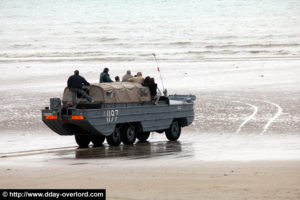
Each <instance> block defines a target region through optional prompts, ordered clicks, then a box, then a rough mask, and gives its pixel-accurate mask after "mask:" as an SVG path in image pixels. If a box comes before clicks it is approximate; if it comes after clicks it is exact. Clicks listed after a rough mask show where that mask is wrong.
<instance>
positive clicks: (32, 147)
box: [0, 63, 300, 200]
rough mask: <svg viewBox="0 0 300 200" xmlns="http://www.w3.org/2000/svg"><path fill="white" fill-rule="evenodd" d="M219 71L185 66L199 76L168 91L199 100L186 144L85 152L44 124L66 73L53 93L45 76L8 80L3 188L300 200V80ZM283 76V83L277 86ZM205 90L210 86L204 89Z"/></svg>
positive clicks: (154, 141) (1, 149) (154, 140)
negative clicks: (44, 112)
mask: <svg viewBox="0 0 300 200" xmlns="http://www.w3.org/2000/svg"><path fill="white" fill-rule="evenodd" d="M240 64H241V63H240ZM211 65H213V64H211ZM241 65H243V64H241ZM245 65H246V64H245ZM295 66H296V64H295V63H292V64H291V66H290V69H291V70H294V72H295V73H296V72H298V70H299V69H298V67H295ZM210 67H211V66H210ZM277 67H278V66H277ZM171 69H173V68H171V67H170V68H166V70H171ZM175 69H176V70H177V71H179V72H180V70H181V68H179V67H178V68H176V67H175ZM198 69H199V70H198ZM214 69H215V68H212V69H210V70H212V71H206V70H208V68H207V69H206V68H196V66H195V67H194V68H193V67H191V68H187V70H186V71H187V72H188V73H189V74H192V73H194V75H191V77H189V79H188V81H185V83H187V85H184V86H181V85H180V86H178V87H177V85H176V84H174V83H175V81H174V80H171V82H169V83H167V84H169V85H173V86H174V87H173V90H174V91H170V93H182V92H185V93H192V94H195V95H196V96H197V101H196V102H195V121H194V122H193V124H192V125H190V126H189V127H185V128H184V129H183V130H182V135H181V137H180V139H179V141H178V142H168V141H167V139H166V137H165V136H164V135H161V134H157V133H154V134H152V135H151V137H150V139H149V143H136V144H134V145H133V146H123V145H121V146H120V147H109V146H108V145H107V143H104V146H101V147H93V146H90V147H89V148H84V149H78V148H77V145H76V143H75V141H74V138H73V137H63V136H59V135H57V134H55V133H53V132H52V131H51V130H49V129H48V128H47V127H46V126H45V125H44V124H43V123H42V122H41V119H40V109H42V108H43V106H47V105H48V99H49V98H50V97H56V96H60V95H61V90H59V89H60V88H62V87H63V86H64V82H63V81H64V80H63V78H65V77H66V76H67V75H66V74H67V73H66V72H64V73H66V74H60V75H59V77H58V80H59V81H58V82H60V83H61V85H54V86H55V89H53V88H51V87H50V86H49V85H47V84H45V83H44V78H45V77H42V78H40V77H39V75H38V73H37V74H36V75H33V78H32V79H31V80H30V81H29V82H26V84H24V80H23V79H19V78H18V77H13V76H12V77H10V79H11V80H10V81H9V82H8V84H7V85H6V86H5V87H4V86H2V87H0V90H1V91H2V92H3V94H5V95H6V96H5V97H6V98H2V99H0V103H1V104H2V105H3V106H2V107H1V108H0V112H1V114H2V115H3V116H6V117H5V118H1V119H0V129H1V140H0V177H1V179H0V188H104V189H107V196H108V199H272V200H273V199H299V198H300V187H299V185H300V184H299V183H300V176H299V174H300V173H299V171H300V149H299V144H300V135H299V133H300V123H299V122H300V114H299V113H300V93H299V84H298V79H297V78H296V75H295V74H293V73H290V72H288V71H284V70H283V69H282V68H276V67H274V68H272V67H267V68H266V69H264V70H265V71H263V72H261V71H259V70H257V69H254V68H253V69H252V70H250V68H247V69H245V70H244V69H243V70H239V69H236V68H234V69H233V67H232V66H230V65H228V66H227V68H226V66H225V67H224V68H222V69H224V71H222V72H220V73H216V71H214ZM68 70H69V71H71V68H70V67H69V68H68ZM122 70H123V69H122ZM176 70H174V71H176ZM201 70H202V71H201ZM24 72H25V71H24ZM121 72H122V71H121V69H120V70H119V72H118V73H121ZM179 72H175V73H179ZM274 72H275V73H274ZM277 72H278V73H279V72H280V73H281V72H284V73H285V76H284V77H281V79H280V78H279V79H276V76H277V75H276V74H277ZM47 73H48V72H47ZM49 73H50V72H49ZM262 73H263V74H264V75H265V77H266V78H264V77H260V74H262ZM205 74H207V75H205ZM281 74H282V73H281ZM47 76H48V75H47ZM176 76H177V74H175V76H172V77H176ZM223 76H224V77H225V78H224V77H223ZM240 76H241V78H239V77H240ZM54 77H56V76H54V75H53V76H52V78H54ZM199 77H201V80H200V81H198V79H199ZM221 77H223V78H222V79H221ZM50 78H51V77H50ZM183 79H185V78H183ZM186 79H187V78H186ZM243 79H246V80H245V81H244V80H243ZM252 79H253V80H254V82H253V83H252V82H250V80H252ZM172 81H173V82H172ZM183 81H184V80H183ZM197 81H198V83H197ZM234 81H236V82H234ZM231 82H232V83H231ZM200 83H205V84H207V85H202V86H201V87H198V88H197V87H196V85H197V84H200ZM211 83H213V84H214V85H210V84H211ZM223 83H224V87H221V86H222V85H223ZM193 84H194V85H193ZM170 88H172V87H170ZM174 88H175V89H174ZM58 90H59V91H58ZM12 99H13V100H14V101H13V102H12V101H11V100H12ZM37 105H38V106H37Z"/></svg>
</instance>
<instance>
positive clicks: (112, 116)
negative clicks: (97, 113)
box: [104, 110, 119, 123]
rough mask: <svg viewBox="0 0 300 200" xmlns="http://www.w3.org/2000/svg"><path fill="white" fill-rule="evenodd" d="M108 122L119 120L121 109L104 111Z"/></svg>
mask: <svg viewBox="0 0 300 200" xmlns="http://www.w3.org/2000/svg"><path fill="white" fill-rule="evenodd" d="M104 114H105V116H106V121H107V122H109V123H110V122H117V121H118V116H119V110H106V111H104Z"/></svg>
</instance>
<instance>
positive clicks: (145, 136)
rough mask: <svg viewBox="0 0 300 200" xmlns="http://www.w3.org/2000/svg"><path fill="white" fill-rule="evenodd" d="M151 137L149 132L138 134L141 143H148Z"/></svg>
mask: <svg viewBox="0 0 300 200" xmlns="http://www.w3.org/2000/svg"><path fill="white" fill-rule="evenodd" d="M149 136H150V131H148V132H139V133H137V134H136V137H137V139H139V141H141V142H146V141H147V139H148V138H149Z"/></svg>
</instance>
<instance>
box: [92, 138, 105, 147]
mask: <svg viewBox="0 0 300 200" xmlns="http://www.w3.org/2000/svg"><path fill="white" fill-rule="evenodd" d="M91 140H92V143H93V144H94V145H95V146H101V145H102V144H103V142H104V140H105V136H103V135H93V136H92V137H91Z"/></svg>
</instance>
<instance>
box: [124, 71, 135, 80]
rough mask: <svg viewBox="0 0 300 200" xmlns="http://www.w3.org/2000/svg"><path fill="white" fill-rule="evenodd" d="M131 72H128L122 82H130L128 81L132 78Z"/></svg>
mask: <svg viewBox="0 0 300 200" xmlns="http://www.w3.org/2000/svg"><path fill="white" fill-rule="evenodd" d="M132 77H133V76H132V75H131V71H130V70H127V72H126V74H125V75H124V76H123V78H122V82H128V79H130V78H132Z"/></svg>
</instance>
